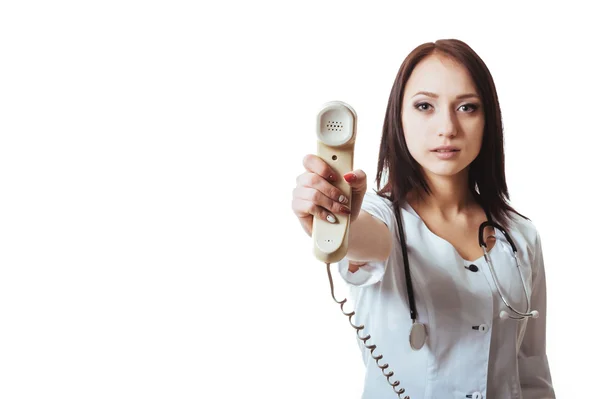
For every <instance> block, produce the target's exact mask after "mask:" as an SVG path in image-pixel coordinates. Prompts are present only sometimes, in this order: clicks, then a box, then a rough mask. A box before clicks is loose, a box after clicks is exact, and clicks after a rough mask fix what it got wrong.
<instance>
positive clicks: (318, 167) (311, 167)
mask: <svg viewBox="0 0 600 399" xmlns="http://www.w3.org/2000/svg"><path fill="white" fill-rule="evenodd" d="M302 164H303V165H304V168H305V169H306V170H307V171H309V172H313V173H316V174H318V175H319V176H321V177H322V178H323V179H325V180H328V181H330V182H334V181H337V180H338V179H339V178H340V177H339V176H338V175H337V173H335V171H334V170H333V169H332V168H331V166H329V165H328V164H327V162H325V161H323V160H322V159H321V158H319V157H318V156H316V155H313V154H308V155H306V156H305V157H304V159H303V160H302Z"/></svg>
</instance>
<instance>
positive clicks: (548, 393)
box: [338, 192, 555, 399]
mask: <svg viewBox="0 0 600 399" xmlns="http://www.w3.org/2000/svg"><path fill="white" fill-rule="evenodd" d="M362 209H363V210H365V211H366V212H368V213H370V214H371V215H373V216H374V217H376V218H377V219H379V220H381V221H383V222H384V223H385V224H386V225H387V226H388V228H389V229H390V231H391V232H392V236H393V237H395V240H394V246H393V248H392V253H391V255H390V257H389V258H388V260H387V261H386V262H370V263H368V264H367V265H365V266H363V267H361V268H360V269H359V270H358V271H357V272H355V273H351V272H349V271H348V260H347V259H346V258H344V259H342V260H341V261H340V262H339V263H338V270H339V273H340V275H341V277H342V278H343V279H344V280H345V281H346V282H347V283H348V285H349V288H350V298H351V299H352V302H351V303H348V305H351V306H352V305H354V310H355V311H356V315H355V316H354V317H353V318H352V321H353V323H354V324H355V325H359V324H364V325H365V329H364V330H363V331H361V336H365V335H367V334H370V335H371V339H370V340H368V341H367V344H375V345H377V349H376V350H375V352H374V355H380V354H381V355H383V359H382V360H380V364H384V363H388V364H389V368H388V369H387V370H386V372H389V371H393V372H394V376H393V377H391V378H390V380H391V381H392V382H393V381H395V380H399V381H400V387H403V388H404V389H406V392H405V394H403V395H402V396H401V397H402V398H404V397H405V396H406V395H408V396H410V398H411V399H448V398H456V399H464V398H469V397H471V398H474V399H513V398H514V399H550V398H555V394H554V390H553V388H552V380H551V376H550V370H549V367H548V360H547V357H546V285H545V273H544V260H543V256H542V247H541V242H540V237H539V234H538V233H537V230H536V228H535V227H534V225H533V224H532V223H531V222H530V221H528V220H525V219H523V218H521V217H519V216H518V215H517V217H518V221H517V222H516V223H511V225H509V226H504V228H505V229H506V230H507V232H508V233H509V234H510V236H511V238H512V239H513V241H514V243H515V245H516V246H517V251H518V255H519V258H520V260H521V266H522V272H523V276H524V278H525V282H526V284H527V289H528V292H530V293H531V292H533V293H532V298H531V308H532V309H535V310H538V311H539V313H540V316H539V318H537V319H527V320H524V321H517V320H512V319H507V320H502V319H500V317H499V313H500V311H501V310H503V309H506V307H505V305H504V304H503V302H502V300H501V298H500V296H499V295H498V291H497V289H496V287H495V285H494V282H493V280H492V276H491V274H490V270H489V268H488V266H487V264H486V262H485V259H484V258H483V256H481V257H480V258H479V259H477V260H475V261H472V262H471V261H468V260H465V259H463V258H461V256H460V255H459V254H458V252H457V251H456V250H455V248H454V247H453V246H452V245H451V244H450V243H449V242H448V241H446V240H444V239H442V238H441V237H439V236H437V235H435V234H434V233H432V232H431V231H430V230H429V229H428V228H427V226H426V225H425V223H424V222H423V221H422V220H421V219H420V217H419V215H418V214H417V213H416V212H415V211H414V210H413V209H412V207H410V205H409V204H408V203H407V202H405V203H404V205H403V207H402V210H401V211H402V218H403V223H404V228H405V231H406V240H407V247H408V257H409V262H410V273H411V276H412V282H413V288H414V294H415V302H416V309H417V313H418V318H417V321H420V322H422V323H424V324H425V326H426V329H427V332H428V338H427V341H426V343H425V346H424V347H423V348H421V349H420V350H418V351H414V350H412V349H411V348H410V346H409V340H408V336H409V331H410V327H411V325H412V320H411V318H410V308H409V302H408V297H407V292H406V282H405V273H404V264H403V261H402V247H401V245H400V241H399V235H398V231H397V230H398V228H397V223H396V217H395V215H394V210H393V208H392V203H391V202H390V201H389V200H387V199H384V198H381V197H380V196H378V195H377V194H375V193H373V192H367V193H366V195H365V197H364V200H363V204H362ZM511 253H512V251H511V249H510V246H509V244H508V242H507V241H506V240H505V239H504V235H503V234H502V233H501V232H500V231H499V230H496V242H495V245H494V246H493V247H492V249H491V250H490V256H491V258H492V261H493V266H494V269H495V272H496V275H497V278H498V282H499V283H500V285H501V288H502V290H503V291H504V295H505V296H506V297H507V299H508V300H509V303H510V304H511V305H512V306H513V307H515V308H516V309H517V310H520V311H524V310H525V309H526V308H527V303H526V300H525V294H524V292H523V288H522V283H521V277H520V276H519V273H518V270H517V269H516V267H515V263H514V259H513V258H512V257H511ZM482 255H483V252H482ZM471 264H474V265H476V266H477V268H478V270H477V271H471V270H469V269H467V268H466V267H465V266H469V265H471ZM348 305H346V307H345V308H344V310H345V311H350V310H352V309H351V306H348ZM511 314H512V313H511ZM357 342H358V344H359V347H360V349H361V352H362V357H363V361H364V363H365V366H366V375H365V380H364V391H363V396H362V398H363V399H388V398H389V399H398V396H397V395H396V394H395V393H394V391H393V389H392V387H391V386H390V385H389V383H388V382H387V380H386V378H385V377H384V376H383V373H382V372H381V369H380V368H379V367H377V364H376V362H375V360H374V359H373V358H372V357H371V353H370V351H369V350H367V349H366V348H365V347H364V345H363V343H362V341H360V340H358V338H357ZM469 395H470V396H469Z"/></svg>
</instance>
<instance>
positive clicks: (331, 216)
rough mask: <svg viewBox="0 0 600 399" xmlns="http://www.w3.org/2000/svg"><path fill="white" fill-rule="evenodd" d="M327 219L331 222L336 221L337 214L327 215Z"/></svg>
mask: <svg viewBox="0 0 600 399" xmlns="http://www.w3.org/2000/svg"><path fill="white" fill-rule="evenodd" d="M327 221H328V222H329V223H335V222H336V219H335V216H333V215H331V214H329V215H327Z"/></svg>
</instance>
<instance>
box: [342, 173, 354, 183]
mask: <svg viewBox="0 0 600 399" xmlns="http://www.w3.org/2000/svg"><path fill="white" fill-rule="evenodd" d="M344 179H346V181H347V182H348V183H352V182H353V181H354V180H356V175H355V174H354V173H346V174H345V175H344Z"/></svg>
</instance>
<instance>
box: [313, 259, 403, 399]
mask: <svg viewBox="0 0 600 399" xmlns="http://www.w3.org/2000/svg"><path fill="white" fill-rule="evenodd" d="M325 264H326V265H327V277H328V278H329V287H330V288H331V297H332V298H333V300H334V301H335V302H336V303H338V304H339V305H340V308H341V309H342V313H343V314H344V315H345V316H348V320H349V321H350V325H351V326H352V327H353V328H354V329H355V330H356V336H357V337H358V338H359V339H360V340H361V341H363V344H364V345H365V347H366V348H367V349H369V350H370V351H371V357H372V358H373V359H375V362H376V363H377V367H379V368H380V369H381V372H382V373H383V375H384V376H385V377H386V378H387V382H388V383H389V384H390V385H391V386H392V389H393V390H394V392H395V393H396V395H398V397H399V398H401V399H410V396H405V397H404V398H402V397H401V396H400V395H401V394H403V393H404V392H405V390H404V388H401V387H399V385H400V381H398V380H396V381H394V382H391V381H390V377H391V376H393V375H394V372H393V371H390V372H389V373H386V372H385V369H387V368H388V364H387V363H385V364H383V365H380V364H379V360H381V359H382V358H383V355H379V356H374V355H373V351H375V349H376V348H377V346H376V345H367V341H368V340H369V339H370V338H371V336H370V335H367V336H366V337H361V336H360V334H359V333H358V332H359V331H360V330H362V329H364V328H365V326H364V325H360V326H355V325H354V324H353V323H352V316H354V314H355V312H350V313H346V312H344V304H345V303H346V301H347V299H343V300H341V301H338V300H337V299H336V298H335V294H334V292H333V279H332V278H331V267H330V265H331V264H330V263H325ZM396 387H398V388H400V389H399V390H396Z"/></svg>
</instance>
